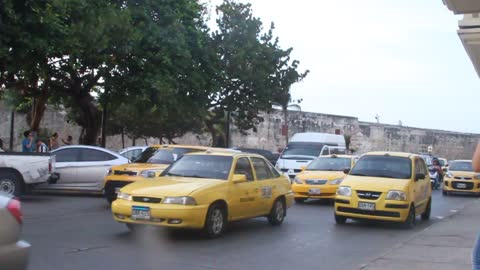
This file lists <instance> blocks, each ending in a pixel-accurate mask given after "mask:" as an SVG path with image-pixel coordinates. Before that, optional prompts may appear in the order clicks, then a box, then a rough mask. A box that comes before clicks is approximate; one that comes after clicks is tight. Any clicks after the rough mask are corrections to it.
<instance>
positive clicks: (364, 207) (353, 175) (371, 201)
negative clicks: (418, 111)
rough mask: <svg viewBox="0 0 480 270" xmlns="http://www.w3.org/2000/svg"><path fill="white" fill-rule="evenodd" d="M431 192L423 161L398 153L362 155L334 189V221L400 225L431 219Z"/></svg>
mask: <svg viewBox="0 0 480 270" xmlns="http://www.w3.org/2000/svg"><path fill="white" fill-rule="evenodd" d="M431 194H432V189H431V185H430V177H429V174H428V170H427V166H426V164H425V161H424V160H423V159H422V157H420V156H418V155H415V154H408V153H397V152H371V153H367V154H365V155H363V156H362V157H361V158H360V159H359V160H358V161H357V162H356V164H355V166H354V167H353V169H352V170H351V171H350V173H349V174H348V175H347V176H346V177H345V178H344V180H343V182H342V184H341V185H340V186H339V187H338V189H337V196H336V198H335V221H336V222H337V224H344V223H345V222H346V220H347V219H348V218H352V219H372V220H385V221H395V222H401V223H402V224H403V225H404V226H405V227H407V228H412V227H414V226H415V223H416V216H417V215H421V216H422V220H428V219H430V211H431V206H432V197H431Z"/></svg>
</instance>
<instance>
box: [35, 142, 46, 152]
mask: <svg viewBox="0 0 480 270" xmlns="http://www.w3.org/2000/svg"><path fill="white" fill-rule="evenodd" d="M37 153H48V146H47V145H46V144H45V143H44V142H43V141H42V139H38V140H37Z"/></svg>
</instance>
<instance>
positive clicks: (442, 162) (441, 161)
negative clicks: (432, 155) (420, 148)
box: [438, 159, 446, 167]
mask: <svg viewBox="0 0 480 270" xmlns="http://www.w3.org/2000/svg"><path fill="white" fill-rule="evenodd" d="M438 162H439V163H440V166H442V167H444V166H445V164H446V162H445V160H444V159H439V160H438Z"/></svg>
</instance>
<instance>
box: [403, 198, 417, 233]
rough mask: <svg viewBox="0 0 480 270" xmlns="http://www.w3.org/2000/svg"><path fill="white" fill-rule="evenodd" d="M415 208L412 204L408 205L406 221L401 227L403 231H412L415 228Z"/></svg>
mask: <svg viewBox="0 0 480 270" xmlns="http://www.w3.org/2000/svg"><path fill="white" fill-rule="evenodd" d="M415 219H416V215H415V206H414V205H413V204H412V205H410V210H409V211H408V216H407V219H406V220H405V221H404V222H403V224H402V225H403V227H404V228H405V229H413V228H414V227H415Z"/></svg>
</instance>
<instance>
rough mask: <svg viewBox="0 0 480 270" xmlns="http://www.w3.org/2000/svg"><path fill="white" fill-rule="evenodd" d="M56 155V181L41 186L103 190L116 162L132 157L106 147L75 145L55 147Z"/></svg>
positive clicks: (47, 188)
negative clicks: (105, 178) (109, 172)
mask: <svg viewBox="0 0 480 270" xmlns="http://www.w3.org/2000/svg"><path fill="white" fill-rule="evenodd" d="M52 154H53V155H55V159H56V163H55V174H56V175H57V177H58V180H57V181H56V183H55V184H45V185H39V186H37V189H39V190H59V191H61V190H63V191H85V192H87V191H89V192H101V191H102V188H103V179H104V177H105V175H106V174H107V172H108V170H109V169H110V168H111V167H112V166H118V165H123V164H127V163H129V162H130V161H129V160H128V159H127V158H125V157H123V156H121V155H120V154H118V153H115V152H113V151H110V150H108V149H105V148H101V147H95V146H87V145H71V146H64V147H60V148H58V149H55V150H54V151H52Z"/></svg>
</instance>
